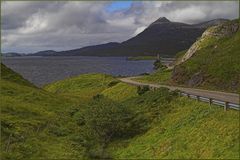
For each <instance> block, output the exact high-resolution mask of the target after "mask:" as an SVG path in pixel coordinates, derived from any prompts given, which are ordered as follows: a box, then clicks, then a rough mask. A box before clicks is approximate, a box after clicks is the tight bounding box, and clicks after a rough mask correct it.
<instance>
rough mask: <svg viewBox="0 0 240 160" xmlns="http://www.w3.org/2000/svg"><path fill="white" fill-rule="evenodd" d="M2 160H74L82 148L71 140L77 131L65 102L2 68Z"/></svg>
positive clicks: (69, 103)
mask: <svg viewBox="0 0 240 160" xmlns="http://www.w3.org/2000/svg"><path fill="white" fill-rule="evenodd" d="M1 73H2V78H1V96H0V98H1V158H2V159H13V160H16V159H36V158H40V157H41V158H77V157H82V154H81V150H82V149H81V146H77V145H76V142H74V141H73V140H72V139H73V137H74V136H75V134H76V133H77V132H78V130H79V127H78V126H77V125H76V124H75V123H74V120H73V119H72V118H71V116H70V113H71V111H72V110H73V108H75V107H76V106H75V104H74V103H73V102H71V101H69V100H68V99H66V98H64V97H60V96H56V95H54V94H51V93H48V92H46V91H44V90H42V89H38V88H36V87H33V86H32V84H30V83H29V82H28V81H26V80H24V79H23V78H22V77H21V76H19V75H18V74H16V73H14V72H13V71H11V70H10V69H8V68H7V67H5V66H4V65H2V67H1Z"/></svg>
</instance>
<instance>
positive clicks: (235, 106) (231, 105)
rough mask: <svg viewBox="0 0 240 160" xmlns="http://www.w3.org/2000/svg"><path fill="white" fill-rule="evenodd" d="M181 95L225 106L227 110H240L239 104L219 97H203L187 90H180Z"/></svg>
mask: <svg viewBox="0 0 240 160" xmlns="http://www.w3.org/2000/svg"><path fill="white" fill-rule="evenodd" d="M180 95H182V96H186V97H188V98H192V99H196V100H198V101H202V102H207V103H209V105H212V104H215V105H218V106H223V107H224V110H225V111H227V109H234V110H238V111H239V110H240V105H239V104H235V103H230V102H224V101H221V100H218V99H214V98H208V97H203V96H199V95H194V94H190V93H186V92H182V91H181V92H180Z"/></svg>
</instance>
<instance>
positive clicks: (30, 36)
mask: <svg viewBox="0 0 240 160" xmlns="http://www.w3.org/2000/svg"><path fill="white" fill-rule="evenodd" d="M109 3H111V2H109V1H106V2H102V1H101V2H93V1H89V2H86V1H82V2H76V1H72V2H71V1H66V2H46V1H44V2H40V1H39V2H14V1H11V2H10V1H8V2H3V4H2V24H1V25H2V26H1V27H2V37H1V38H2V43H3V44H2V49H3V52H8V51H16V52H26V53H28V52H34V51H38V50H45V49H54V50H67V49H73V48H80V47H83V46H86V45H95V44H100V43H106V42H111V41H113V42H121V41H124V40H127V39H128V38H131V36H133V35H136V34H138V33H140V32H141V31H143V30H144V29H145V28H146V27H147V26H148V25H149V24H150V23H152V22H153V21H155V20H156V19H158V18H159V17H167V18H168V19H170V20H172V21H179V22H185V23H199V22H203V21H206V20H211V19H215V18H228V19H234V18H237V17H238V13H239V8H238V7H239V5H238V2H237V1H231V2H230V1H214V2H209V1H201V2H191V1H185V2H184V1H180V2H177V1H141V2H136V1H134V2H133V3H132V6H131V7H130V8H129V9H127V10H126V9H124V10H122V11H121V10H120V11H116V12H108V11H107V10H106V6H108V5H109Z"/></svg>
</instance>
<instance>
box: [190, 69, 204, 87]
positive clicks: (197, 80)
mask: <svg viewBox="0 0 240 160" xmlns="http://www.w3.org/2000/svg"><path fill="white" fill-rule="evenodd" d="M203 81H204V76H203V74H202V73H201V72H198V73H195V74H194V75H193V76H192V77H191V79H190V80H189V81H188V83H187V86H189V87H197V86H199V85H200V84H201V83H202V82H203Z"/></svg>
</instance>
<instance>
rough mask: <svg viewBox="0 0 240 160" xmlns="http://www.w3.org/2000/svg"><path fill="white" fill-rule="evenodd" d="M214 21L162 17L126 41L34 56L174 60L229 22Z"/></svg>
mask: <svg viewBox="0 0 240 160" xmlns="http://www.w3.org/2000/svg"><path fill="white" fill-rule="evenodd" d="M226 21H228V20H226V19H214V20H211V21H205V22H202V23H198V24H185V23H181V22H172V21H170V20H168V19H167V18H166V17H160V18H158V19H157V20H156V21H154V22H153V23H151V24H150V25H149V26H148V27H147V28H146V29H145V30H144V31H142V32H141V33H139V34H138V35H136V36H134V37H132V38H130V39H128V40H126V41H123V42H121V43H118V42H109V43H105V44H99V45H92V46H86V47H82V48H76V49H70V50H65V51H54V52H51V53H49V52H48V51H49V50H47V51H40V52H36V53H32V54H29V55H31V56H113V57H114V56H155V55H157V54H160V55H161V56H165V55H166V56H170V57H173V56H174V55H175V54H176V53H178V52H179V51H182V50H185V49H187V48H189V47H190V46H191V45H192V44H193V43H194V42H195V41H196V39H197V38H198V37H200V36H201V35H202V33H203V32H204V31H205V29H207V28H208V27H209V26H214V25H218V24H221V23H223V22H226Z"/></svg>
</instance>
